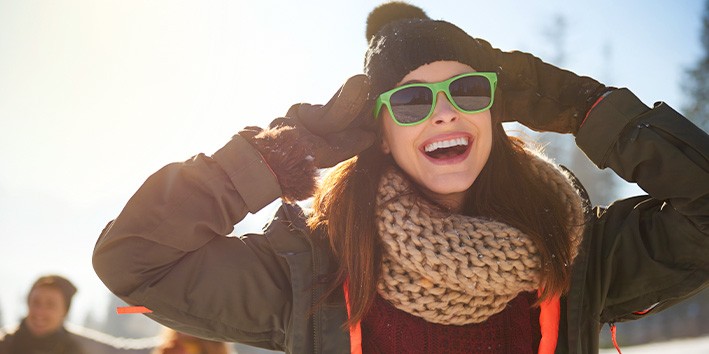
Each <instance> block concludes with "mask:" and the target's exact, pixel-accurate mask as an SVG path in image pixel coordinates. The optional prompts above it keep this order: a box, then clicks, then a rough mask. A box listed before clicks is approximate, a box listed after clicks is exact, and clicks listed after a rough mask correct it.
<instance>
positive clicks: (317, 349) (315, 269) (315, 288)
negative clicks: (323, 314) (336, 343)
mask: <svg viewBox="0 0 709 354" xmlns="http://www.w3.org/2000/svg"><path fill="white" fill-rule="evenodd" d="M309 241H310V246H311V252H312V255H313V280H312V282H313V285H312V288H313V291H311V292H310V294H311V296H310V308H311V309H312V313H313V315H312V316H313V319H312V321H313V326H312V327H313V353H316V354H318V353H320V346H319V344H320V343H319V341H318V328H319V326H318V322H319V318H320V309H319V308H316V307H315V303H316V301H317V298H318V297H319V296H320V295H319V292H320V282H319V279H318V277H319V275H318V274H320V264H319V262H318V253H317V252H316V250H315V247H313V243H312V242H313V241H312V240H309Z"/></svg>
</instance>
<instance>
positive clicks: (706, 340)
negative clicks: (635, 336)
mask: <svg viewBox="0 0 709 354" xmlns="http://www.w3.org/2000/svg"><path fill="white" fill-rule="evenodd" d="M620 350H621V351H622V352H623V354H680V353H681V354H707V353H709V336H707V337H701V338H690V339H678V340H673V341H669V342H661V343H651V344H644V345H638V346H632V347H624V346H623V345H621V346H620ZM617 353H618V352H617V351H616V350H615V348H611V349H601V350H600V351H599V354H617Z"/></svg>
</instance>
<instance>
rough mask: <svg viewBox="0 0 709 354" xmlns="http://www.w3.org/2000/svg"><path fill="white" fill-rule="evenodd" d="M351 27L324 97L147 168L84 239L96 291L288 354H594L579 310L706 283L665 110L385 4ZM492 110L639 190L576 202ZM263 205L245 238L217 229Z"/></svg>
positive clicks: (627, 311) (695, 137)
mask: <svg viewBox="0 0 709 354" xmlns="http://www.w3.org/2000/svg"><path fill="white" fill-rule="evenodd" d="M367 40H368V48H367V52H366V55H365V66H364V75H361V74H358V75H355V76H353V77H352V78H350V79H349V80H347V81H346V82H345V83H344V85H343V86H342V87H341V88H340V89H339V90H338V91H337V92H336V94H335V95H334V96H333V98H332V99H331V100H330V101H329V102H328V103H327V104H325V105H310V104H296V105H293V106H292V107H291V109H290V110H289V111H288V113H287V114H286V116H285V117H282V118H277V119H275V120H274V121H273V122H271V124H270V125H269V127H268V128H267V129H261V128H259V127H253V126H250V127H246V128H245V129H244V130H242V131H240V132H239V133H238V134H237V135H235V136H234V137H233V138H232V140H231V141H229V142H228V143H227V144H226V145H225V146H224V147H223V148H221V149H220V150H218V151H217V152H216V153H214V154H213V155H212V156H206V155H204V154H199V155H196V156H194V157H193V158H191V159H189V160H187V161H184V162H180V163H173V164H169V165H167V166H165V167H163V168H162V169H160V170H159V171H157V172H156V173H155V174H153V175H152V176H150V177H149V178H148V179H147V180H146V181H145V183H144V184H143V185H142V186H141V187H140V189H139V190H138V191H137V192H136V193H135V195H134V196H133V197H132V198H131V199H130V200H129V201H128V203H127V204H126V206H125V208H124V209H123V211H122V212H121V213H120V214H119V215H118V217H117V218H116V219H115V220H113V221H111V222H110V223H109V224H108V225H107V227H106V228H105V229H104V230H103V232H102V233H101V236H100V238H99V240H98V242H97V243H96V247H95V250H94V258H93V261H94V268H95V270H96V272H97V274H98V275H99V277H100V278H101V279H102V280H103V281H104V283H105V284H106V285H107V286H108V288H109V289H110V290H111V291H113V292H114V293H115V294H116V295H118V296H120V297H121V298H122V299H124V300H125V301H127V302H129V303H130V304H131V305H135V306H144V307H146V308H148V309H149V310H150V312H149V313H147V316H149V317H150V318H153V319H155V320H156V321H158V322H161V323H164V324H166V325H168V326H170V327H172V328H174V329H175V330H178V331H180V332H185V333H190V334H193V335H197V336H200V337H206V338H211V339H214V340H222V341H238V342H243V343H246V344H251V345H256V346H260V347H264V348H269V349H275V350H283V351H286V352H289V353H346V352H349V353H381V352H384V353H431V352H449V353H469V352H486V353H489V352H495V353H526V354H532V353H545V354H547V353H594V352H597V351H598V331H599V323H606V322H607V323H615V322H617V321H626V320H630V319H637V318H640V317H643V316H645V315H646V314H648V313H651V312H657V311H661V310H662V309H664V308H666V307H668V306H671V305H672V304H674V303H676V302H677V301H680V300H681V299H684V298H687V297H689V296H691V295H692V294H694V293H695V292H696V291H698V290H699V289H701V288H703V287H706V286H707V284H709V279H708V277H707V274H709V263H708V261H707V258H706V252H707V249H709V235H707V230H709V226H708V225H706V220H707V219H709V218H708V217H707V216H709V195H707V191H706V188H705V187H704V186H705V185H706V184H705V183H704V182H705V181H706V180H707V179H708V178H709V175H708V174H707V171H709V167H708V166H706V159H702V158H699V157H697V156H709V137H708V136H707V135H706V133H704V132H702V131H701V130H699V129H698V128H697V127H696V126H694V125H692V124H691V123H689V122H688V121H687V120H686V119H685V118H684V117H682V116H681V115H680V114H678V113H677V112H675V111H674V110H673V109H671V108H670V107H669V106H667V105H666V104H662V103H661V104H657V105H655V106H654V107H653V108H650V107H647V106H646V105H644V104H643V103H642V102H641V101H640V100H639V99H638V98H637V97H636V96H635V95H634V94H633V93H631V92H630V91H629V90H627V89H616V88H614V87H609V86H606V85H604V84H602V83H600V82H598V81H596V80H595V79H592V78H590V77H585V76H579V75H576V74H575V73H573V72H570V71H566V70H563V69H560V68H558V67H556V66H554V65H550V64H548V63H545V62H543V61H542V60H540V59H539V58H537V57H535V56H534V55H532V54H529V53H525V52H520V51H512V52H507V51H502V50H500V49H497V48H494V47H492V46H491V45H490V44H489V43H488V42H486V41H485V40H482V39H480V38H474V37H471V36H470V35H468V34H467V33H466V32H465V31H463V30H462V29H460V28H459V27H457V26H455V25H453V24H452V23H450V22H446V21H442V20H432V19H430V18H429V17H428V16H427V15H426V13H425V12H424V11H423V10H422V9H420V8H418V7H415V6H412V5H408V4H405V3H398V2H394V3H387V4H384V5H382V6H380V7H377V8H375V9H374V10H373V11H372V12H371V13H370V15H369V19H368V26H367ZM495 82H497V84H495ZM471 97H472V98H473V99H470V98H471ZM373 106H374V108H375V109H374V110H372V109H371V108H372V107H373ZM373 113H374V114H373ZM505 121H517V122H519V123H522V124H524V125H526V126H527V127H529V128H531V129H534V130H538V131H553V132H558V133H564V134H572V135H574V136H575V138H576V142H577V144H578V145H579V147H580V148H581V149H583V151H584V152H585V153H586V154H587V156H588V157H589V158H590V159H591V161H593V162H594V163H595V164H596V165H597V166H599V167H601V168H610V169H612V170H613V171H615V172H616V173H617V174H618V175H619V176H620V177H622V178H625V179H626V180H634V181H637V183H638V184H640V186H642V187H643V188H644V189H645V190H646V191H647V193H648V194H647V195H642V196H638V197H635V198H629V199H625V200H619V201H617V202H616V203H614V204H612V205H611V206H610V207H607V208H605V207H596V208H595V209H592V208H591V207H590V205H589V204H590V202H589V199H588V196H587V195H586V193H585V192H584V190H583V187H582V186H581V185H580V183H579V182H578V181H577V180H576V179H575V178H574V177H573V175H572V174H571V173H570V172H569V171H567V170H566V169H564V168H562V167H560V166H557V165H555V164H554V163H552V162H551V161H549V160H548V159H547V158H545V157H544V156H543V155H542V154H541V153H539V152H538V151H534V150H532V149H529V148H528V147H527V146H526V145H525V142H524V141H522V140H520V139H517V138H513V137H510V136H508V135H507V133H506V132H505V130H504V129H503V127H502V123H503V122H505ZM333 166H334V167H333ZM658 166H660V167H658ZM325 167H333V168H332V169H331V170H330V171H328V173H327V174H326V175H325V176H324V178H323V179H322V181H318V178H317V173H318V169H319V168H325ZM310 197H313V201H312V210H304V209H302V208H301V207H300V206H299V205H298V204H296V203H295V201H298V200H303V199H307V198H310ZM277 198H281V199H282V200H283V201H284V202H283V204H282V205H281V207H280V209H279V210H278V211H277V212H276V213H275V215H273V217H272V220H271V221H270V222H269V223H268V224H267V225H266V227H265V228H264V229H263V231H262V232H256V233H250V234H246V235H242V236H241V237H238V238H236V237H225V236H227V235H229V234H230V233H231V232H232V230H233V225H234V224H235V223H238V222H240V221H241V220H243V218H244V217H245V215H246V214H247V213H249V212H251V213H254V212H257V211H259V210H260V209H262V208H263V207H265V206H266V205H268V204H269V203H271V202H272V201H274V200H275V199H277ZM667 245H671V247H667ZM628 265H630V266H628Z"/></svg>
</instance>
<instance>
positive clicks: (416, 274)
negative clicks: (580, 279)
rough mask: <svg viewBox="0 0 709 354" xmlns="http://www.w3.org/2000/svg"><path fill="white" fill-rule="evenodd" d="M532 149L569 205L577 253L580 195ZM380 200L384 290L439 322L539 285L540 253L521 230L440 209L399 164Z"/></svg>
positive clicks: (481, 316)
mask: <svg viewBox="0 0 709 354" xmlns="http://www.w3.org/2000/svg"><path fill="white" fill-rule="evenodd" d="M532 154H533V153H531V152H530V156H531V157H532V162H533V163H532V166H533V169H534V172H535V173H536V174H537V175H538V176H539V178H541V179H542V180H544V181H547V182H548V183H549V192H550V193H558V194H560V196H561V197H562V200H563V202H564V205H566V206H567V207H568V208H570V213H569V215H571V216H572V217H571V220H569V223H570V225H574V227H573V228H572V233H571V234H570V235H569V237H570V238H571V245H572V250H573V251H572V259H573V258H574V257H575V256H576V253H577V252H578V245H579V243H580V241H581V232H582V224H583V217H584V216H583V215H584V213H583V207H582V200H581V198H580V196H579V194H578V192H577V191H576V189H575V188H574V187H573V185H572V184H571V182H570V179H569V177H568V175H567V174H566V172H565V171H562V170H561V169H560V168H559V167H558V166H556V165H554V164H552V163H550V162H549V161H547V160H545V159H544V158H543V157H540V156H535V155H532ZM377 205H378V208H377V218H378V220H377V223H378V227H379V235H380V237H381V239H382V241H383V243H384V245H385V254H384V257H383V266H382V277H381V280H380V281H379V284H378V292H379V293H380V294H381V296H382V297H383V298H384V299H386V300H388V301H389V302H391V303H392V304H393V305H394V306H395V307H396V308H398V309H400V310H402V311H405V312H408V313H410V314H412V315H415V316H418V317H421V318H423V319H425V320H426V321H428V322H433V323H440V324H451V325H464V324H469V323H480V322H484V321H485V320H486V319H487V318H488V317H490V316H492V315H494V314H496V313H499V312H500V311H502V310H503V309H504V308H505V306H506V305H507V303H508V302H509V301H510V300H512V299H513V298H515V297H516V296H517V295H518V294H519V293H520V292H522V291H533V290H537V289H538V285H539V268H540V259H539V256H538V255H537V249H536V247H535V245H534V244H533V242H532V241H531V239H530V238H529V237H528V236H527V235H525V234H524V233H522V232H521V231H519V230H517V229H515V228H513V227H511V226H509V225H506V224H504V223H501V222H497V221H493V220H489V219H484V218H479V217H470V216H464V215H458V214H452V215H450V214H446V215H443V214H442V213H440V212H436V211H435V207H433V206H431V205H427V204H426V202H425V201H424V200H423V198H420V197H417V196H416V195H414V194H412V193H411V189H410V187H409V184H408V182H407V180H406V179H405V178H404V177H402V176H401V175H400V174H399V172H396V171H394V170H393V169H392V170H390V171H388V172H387V173H385V175H384V176H383V178H382V180H381V182H380V185H379V194H378V198H377Z"/></svg>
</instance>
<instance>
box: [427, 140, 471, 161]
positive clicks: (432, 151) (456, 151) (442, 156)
mask: <svg viewBox="0 0 709 354" xmlns="http://www.w3.org/2000/svg"><path fill="white" fill-rule="evenodd" d="M468 146H469V141H468V138H467V137H465V138H463V137H461V138H455V139H448V140H441V141H436V142H433V143H430V144H427V145H426V146H424V149H423V150H424V153H425V154H426V156H428V157H430V158H432V159H434V160H447V159H452V158H456V157H460V156H462V155H464V154H465V153H466V152H467V151H468Z"/></svg>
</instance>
